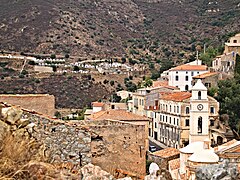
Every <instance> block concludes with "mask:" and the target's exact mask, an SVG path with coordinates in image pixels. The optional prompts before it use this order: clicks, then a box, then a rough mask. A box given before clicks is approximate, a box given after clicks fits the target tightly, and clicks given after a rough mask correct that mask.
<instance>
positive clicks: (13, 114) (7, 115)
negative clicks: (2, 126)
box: [2, 107, 23, 124]
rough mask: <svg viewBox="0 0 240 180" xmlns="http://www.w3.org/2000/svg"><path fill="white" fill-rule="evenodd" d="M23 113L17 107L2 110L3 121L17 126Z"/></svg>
mask: <svg viewBox="0 0 240 180" xmlns="http://www.w3.org/2000/svg"><path fill="white" fill-rule="evenodd" d="M22 113H23V111H22V110H21V109H20V108H17V107H8V108H2V116H3V120H4V121H5V122H7V123H10V124H15V123H16V122H17V121H18V120H20V118H21V116H22Z"/></svg>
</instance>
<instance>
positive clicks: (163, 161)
mask: <svg viewBox="0 0 240 180" xmlns="http://www.w3.org/2000/svg"><path fill="white" fill-rule="evenodd" d="M179 156H180V152H179V150H178V149H175V148H165V149H162V150H159V151H156V152H154V153H149V154H148V160H150V161H153V162H155V163H156V164H158V165H159V166H160V167H161V168H164V169H168V165H169V161H171V160H174V159H177V158H179Z"/></svg>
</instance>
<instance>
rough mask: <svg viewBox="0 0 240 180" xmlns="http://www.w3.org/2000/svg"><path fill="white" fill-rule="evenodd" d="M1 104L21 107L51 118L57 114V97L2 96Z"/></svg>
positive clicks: (32, 95) (34, 95) (39, 95)
mask: <svg viewBox="0 0 240 180" xmlns="http://www.w3.org/2000/svg"><path fill="white" fill-rule="evenodd" d="M0 102H6V103H8V104H13V105H19V106H21V107H22V108H25V109H28V110H30V111H37V112H40V113H42V114H47V115H48V116H51V117H53V116H54V113H55V97H54V96H53V95H49V94H1V95H0Z"/></svg>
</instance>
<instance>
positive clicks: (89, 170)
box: [81, 164, 114, 180]
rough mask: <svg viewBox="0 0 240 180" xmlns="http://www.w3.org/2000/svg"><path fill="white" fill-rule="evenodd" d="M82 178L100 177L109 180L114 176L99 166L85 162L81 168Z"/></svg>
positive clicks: (90, 179)
mask: <svg viewBox="0 0 240 180" xmlns="http://www.w3.org/2000/svg"><path fill="white" fill-rule="evenodd" d="M81 171H82V179H83V180H92V179H102V180H111V179H114V177H113V176H112V175H111V174H109V173H108V172H106V171H103V170H102V169H101V168H100V167H99V166H94V165H92V164H87V165H85V166H84V167H82V169H81Z"/></svg>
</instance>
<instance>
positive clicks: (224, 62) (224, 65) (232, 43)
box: [212, 34, 240, 76]
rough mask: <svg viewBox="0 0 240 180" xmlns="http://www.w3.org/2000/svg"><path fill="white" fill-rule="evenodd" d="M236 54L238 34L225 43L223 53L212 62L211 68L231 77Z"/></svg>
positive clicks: (239, 39)
mask: <svg viewBox="0 0 240 180" xmlns="http://www.w3.org/2000/svg"><path fill="white" fill-rule="evenodd" d="M237 54H240V34H236V35H235V36H233V37H231V38H230V39H229V40H228V41H227V42H226V43H225V49H224V53H223V54H222V55H220V56H217V57H216V58H215V59H214V60H213V62H212V68H213V69H214V70H215V71H219V72H224V73H226V74H228V75H230V76H232V75H233V73H234V68H235V64H236V63H235V62H236V55H237Z"/></svg>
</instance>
